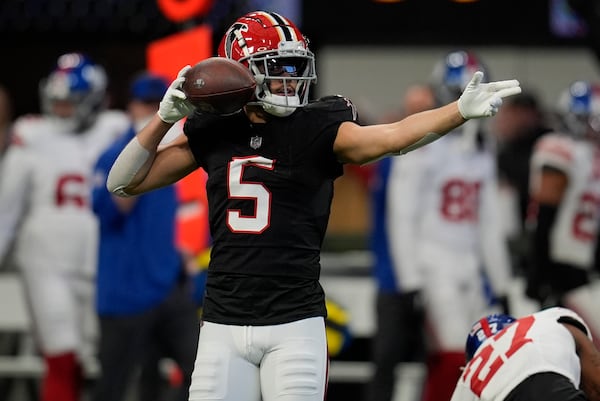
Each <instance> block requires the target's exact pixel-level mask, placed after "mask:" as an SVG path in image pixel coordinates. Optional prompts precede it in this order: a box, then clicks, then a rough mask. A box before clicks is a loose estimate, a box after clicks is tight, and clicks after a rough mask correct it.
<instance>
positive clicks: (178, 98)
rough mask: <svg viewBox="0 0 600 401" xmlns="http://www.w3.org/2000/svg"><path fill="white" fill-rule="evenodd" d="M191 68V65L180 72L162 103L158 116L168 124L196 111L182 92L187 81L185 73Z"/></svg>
mask: <svg viewBox="0 0 600 401" xmlns="http://www.w3.org/2000/svg"><path fill="white" fill-rule="evenodd" d="M190 68H192V67H191V66H190V65H186V66H185V67H183V68H182V69H181V70H180V71H179V73H178V74H177V78H175V80H174V81H173V82H171V85H169V89H167V92H166V93H165V95H164V96H163V98H162V100H161V102H160V106H159V107H158V112H157V114H158V117H160V119H161V120H163V121H164V122H166V123H169V124H173V123H176V122H177V121H179V120H181V119H182V118H184V117H187V116H189V115H190V114H192V112H193V111H194V106H193V105H192V104H191V103H190V102H188V101H187V100H186V96H185V93H183V91H182V90H181V85H183V82H184V81H185V73H186V72H188V70H189V69H190Z"/></svg>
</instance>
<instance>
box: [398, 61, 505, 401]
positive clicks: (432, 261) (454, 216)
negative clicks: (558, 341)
mask: <svg viewBox="0 0 600 401" xmlns="http://www.w3.org/2000/svg"><path fill="white" fill-rule="evenodd" d="M477 70H481V71H485V70H486V69H485V67H484V65H483V64H482V63H481V61H480V59H479V58H478V57H477V56H476V55H475V54H473V53H472V52H467V51H463V50H458V51H453V52H450V53H448V54H446V55H445V56H444V57H443V58H442V59H441V60H440V62H438V63H437V64H436V65H435V66H434V70H433V73H432V79H431V83H430V85H431V87H432V88H433V91H434V95H435V102H436V106H437V105H440V104H445V103H448V102H451V101H453V100H456V99H457V98H458V96H460V93H461V91H462V90H463V89H464V88H465V86H466V85H467V83H468V80H469V77H471V76H472V74H473V72H474V71H477ZM485 76H486V77H487V76H488V74H487V73H486V74H485ZM489 142H490V138H489V137H488V136H487V135H486V133H485V132H484V127H483V126H482V122H481V120H470V121H467V123H465V124H463V125H462V126H461V127H459V128H457V129H455V130H454V131H452V132H450V133H448V134H447V135H446V136H445V137H444V138H442V139H440V140H439V141H437V142H435V143H433V144H431V145H428V146H426V147H423V148H421V149H417V150H416V151H414V152H412V153H410V154H407V155H405V156H403V157H401V158H395V159H394V160H392V162H391V166H390V175H391V176H392V177H397V178H396V179H394V180H393V181H390V183H389V184H388V186H389V188H388V194H387V198H388V202H395V205H394V209H393V210H392V211H391V213H390V214H389V215H388V216H387V219H388V223H389V225H390V226H391V225H392V224H393V225H394V226H395V228H394V233H393V236H390V237H389V238H388V241H389V247H390V249H393V255H394V265H395V268H396V269H397V270H396V273H397V274H398V278H397V280H398V282H399V283H401V285H403V286H404V288H405V289H406V290H410V291H413V292H417V291H418V292H421V294H422V295H423V303H424V310H425V327H426V332H425V337H426V347H427V356H426V368H427V369H426V377H425V383H424V386H423V393H422V400H423V401H444V400H449V399H450V396H451V394H452V390H453V389H454V385H455V384H456V380H457V379H458V377H459V375H460V367H461V366H462V364H463V362H464V357H463V355H464V354H463V341H464V332H465V330H468V328H469V327H470V326H471V324H472V322H473V321H474V320H476V319H477V318H479V317H480V316H482V315H485V314H486V313H487V312H489V311H490V310H492V309H489V306H488V308H487V309H486V305H490V304H491V303H493V302H494V300H493V298H495V297H505V296H506V291H507V285H508V280H509V278H510V275H511V271H510V270H511V267H510V264H509V256H508V250H507V247H506V243H505V241H504V238H503V236H502V234H501V231H500V224H499V221H500V216H499V214H498V205H497V197H496V194H497V180H496V161H495V155H494V152H493V148H492V147H491V146H490V143H489ZM486 288H491V292H492V295H490V294H489V293H488V291H486ZM412 329H413V328H411V327H408V328H405V330H412Z"/></svg>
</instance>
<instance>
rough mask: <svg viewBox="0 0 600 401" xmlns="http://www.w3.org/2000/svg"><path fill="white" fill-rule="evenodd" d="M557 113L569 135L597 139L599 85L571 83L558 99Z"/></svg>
mask: <svg viewBox="0 0 600 401" xmlns="http://www.w3.org/2000/svg"><path fill="white" fill-rule="evenodd" d="M558 113H559V117H560V120H561V122H562V123H563V124H564V126H565V127H564V128H565V129H566V131H568V133H569V134H571V135H573V136H576V137H585V136H587V137H593V138H594V139H599V138H598V136H599V135H600V84H598V83H595V82H589V81H584V80H578V81H575V82H573V83H571V85H569V87H568V88H567V89H565V90H564V91H563V92H562V93H561V95H560V97H559V100H558Z"/></svg>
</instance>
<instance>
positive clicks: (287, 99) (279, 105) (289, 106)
mask: <svg viewBox="0 0 600 401" xmlns="http://www.w3.org/2000/svg"><path fill="white" fill-rule="evenodd" d="M265 99H268V100H264V99H263V101H262V102H261V106H262V108H263V110H264V111H266V112H267V113H269V114H271V115H273V116H276V117H287V116H289V115H290V114H292V113H293V112H294V111H295V110H296V108H298V107H300V98H299V97H298V95H294V96H280V95H268V96H265Z"/></svg>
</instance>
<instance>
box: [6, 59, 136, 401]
mask: <svg viewBox="0 0 600 401" xmlns="http://www.w3.org/2000/svg"><path fill="white" fill-rule="evenodd" d="M106 88H107V77H106V74H105V71H104V69H103V67H101V66H100V65H98V64H96V63H94V62H92V61H91V60H90V59H89V58H87V57H86V56H85V55H83V54H79V53H68V54H64V55H62V56H60V57H59V58H58V60H57V64H56V67H55V68H54V69H53V70H52V72H51V73H50V75H49V76H48V77H47V78H46V79H43V80H42V81H41V83H40V100H41V108H42V110H43V114H42V115H27V116H24V117H21V118H19V119H18V120H17V121H16V122H15V124H14V133H13V135H14V141H13V143H14V144H13V145H11V147H10V148H9V149H8V151H7V153H6V155H5V160H4V161H3V169H5V171H10V174H3V177H2V180H0V258H3V257H4V256H5V254H6V252H7V251H8V246H9V245H10V244H11V242H12V241H13V239H14V240H15V255H14V257H15V263H16V265H17V266H18V267H19V269H20V272H21V273H22V277H23V280H24V285H25V289H26V293H27V298H28V303H29V306H30V307H31V317H32V321H33V326H34V327H33V331H34V334H35V339H36V342H37V346H38V347H39V351H40V352H41V353H42V355H43V357H44V360H45V373H44V377H43V381H42V388H41V400H42V401H75V400H78V399H79V396H80V389H81V388H80V387H81V384H82V382H81V379H82V371H81V362H82V361H83V360H85V359H84V358H86V356H87V357H89V353H91V352H93V346H94V341H95V338H94V334H95V332H96V325H95V320H94V317H95V313H94V309H93V300H94V296H93V293H94V285H95V284H94V275H95V271H96V262H97V256H96V254H97V246H98V244H97V240H98V225H97V220H96V218H95V216H94V214H93V213H92V211H91V208H90V193H91V177H92V169H93V165H94V162H95V161H96V159H97V157H98V155H99V154H100V152H101V151H102V150H104V149H105V148H106V146H108V144H110V143H111V142H112V141H114V139H115V138H116V137H117V136H118V135H120V134H121V133H122V132H124V130H125V129H126V128H127V126H128V118H127V116H126V115H125V114H124V113H122V112H119V111H109V110H105V107H106V101H105V95H106Z"/></svg>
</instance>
